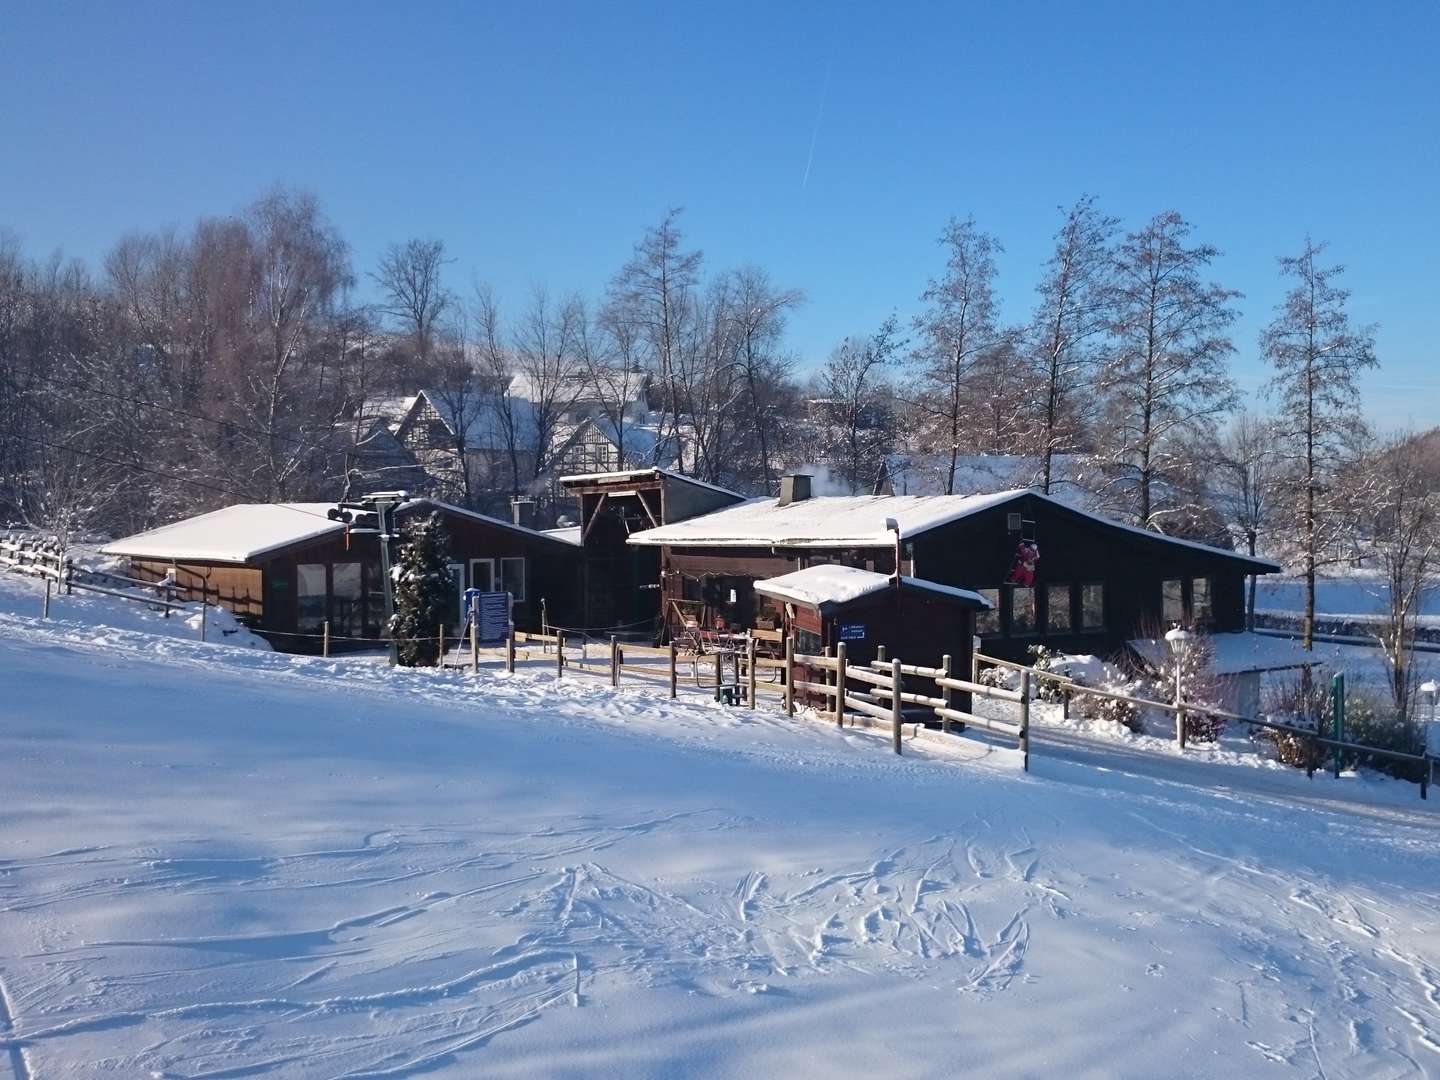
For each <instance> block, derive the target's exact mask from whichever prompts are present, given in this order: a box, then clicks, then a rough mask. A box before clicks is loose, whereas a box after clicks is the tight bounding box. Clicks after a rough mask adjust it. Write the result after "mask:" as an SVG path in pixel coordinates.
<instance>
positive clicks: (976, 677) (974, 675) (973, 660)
mask: <svg viewBox="0 0 1440 1080" xmlns="http://www.w3.org/2000/svg"><path fill="white" fill-rule="evenodd" d="M970 681H971V682H977V683H978V682H979V681H980V654H979V653H977V652H976V651H975V650H974V648H971V650H970Z"/></svg>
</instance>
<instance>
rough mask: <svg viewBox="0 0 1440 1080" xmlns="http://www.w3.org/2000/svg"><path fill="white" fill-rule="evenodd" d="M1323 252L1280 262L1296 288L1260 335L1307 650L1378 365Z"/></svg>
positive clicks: (1309, 250) (1370, 331)
mask: <svg viewBox="0 0 1440 1080" xmlns="http://www.w3.org/2000/svg"><path fill="white" fill-rule="evenodd" d="M1323 251H1324V245H1323V244H1315V243H1313V242H1312V241H1311V240H1310V239H1309V238H1308V237H1307V238H1306V240H1305V247H1304V248H1303V250H1302V251H1301V252H1300V254H1299V255H1297V256H1294V257H1283V258H1281V259H1280V273H1281V275H1282V276H1283V277H1285V278H1289V279H1293V281H1294V286H1293V288H1292V289H1291V290H1290V292H1289V293H1288V294H1287V295H1286V297H1285V300H1284V302H1283V303H1282V304H1281V305H1280V308H1279V310H1278V311H1277V312H1276V315H1275V318H1274V320H1273V321H1272V322H1271V323H1270V325H1269V326H1268V327H1267V328H1266V329H1265V331H1264V332H1263V333H1262V334H1261V336H1260V347H1261V350H1262V351H1263V353H1264V355H1265V358H1266V359H1267V360H1269V361H1270V364H1271V366H1272V367H1273V368H1274V371H1275V374H1274V377H1273V378H1272V379H1271V381H1270V384H1269V388H1268V389H1269V393H1270V395H1271V398H1272V399H1273V400H1274V402H1275V404H1276V410H1277V414H1278V418H1279V420H1280V424H1281V428H1280V436H1281V438H1282V439H1283V441H1284V443H1285V445H1286V448H1287V451H1288V459H1289V462H1290V464H1291V468H1290V470H1289V479H1288V482H1287V484H1286V485H1285V486H1286V493H1287V495H1288V500H1287V501H1288V504H1289V507H1290V511H1289V512H1290V514H1291V515H1292V516H1293V520H1294V521H1295V524H1296V525H1297V526H1298V527H1299V531H1300V537H1301V560H1302V565H1303V568H1304V574H1305V622H1304V629H1303V633H1304V645H1305V648H1307V649H1309V648H1311V647H1312V645H1313V636H1314V624H1315V577H1316V571H1317V569H1318V568H1319V567H1320V566H1322V565H1324V564H1325V563H1326V562H1327V561H1328V559H1327V556H1326V551H1327V549H1328V548H1329V547H1330V542H1331V540H1332V539H1333V537H1334V535H1335V531H1336V530H1337V529H1338V528H1341V527H1343V526H1344V524H1345V517H1344V515H1343V513H1342V512H1341V511H1340V507H1339V506H1338V505H1337V504H1336V503H1335V501H1334V500H1333V499H1332V498H1331V497H1330V496H1331V495H1332V494H1334V492H1333V491H1332V488H1331V482H1332V480H1333V478H1334V476H1335V474H1336V472H1337V470H1338V468H1339V467H1340V465H1341V463H1342V462H1343V461H1344V459H1345V456H1346V446H1347V444H1349V443H1350V442H1351V441H1352V440H1353V438H1354V436H1355V434H1356V432H1357V430H1358V428H1359V427H1360V426H1361V421H1360V417H1359V399H1360V391H1359V387H1358V385H1357V378H1358V376H1359V374H1360V372H1362V371H1364V370H1366V369H1367V368H1373V367H1375V366H1377V364H1378V363H1379V361H1378V360H1377V359H1376V357H1375V331H1374V328H1373V327H1369V326H1362V327H1353V326H1351V324H1350V316H1349V313H1348V311H1347V309H1346V308H1347V303H1348V301H1349V299H1350V294H1349V292H1348V291H1347V290H1345V289H1342V288H1340V287H1339V286H1338V285H1337V284H1336V283H1335V279H1336V278H1338V277H1339V275H1340V274H1342V273H1343V272H1344V267H1342V266H1329V267H1325V266H1321V265H1319V263H1318V262H1317V259H1318V257H1319V256H1320V255H1321V254H1322V253H1323Z"/></svg>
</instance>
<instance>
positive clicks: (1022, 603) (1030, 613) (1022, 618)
mask: <svg viewBox="0 0 1440 1080" xmlns="http://www.w3.org/2000/svg"><path fill="white" fill-rule="evenodd" d="M1010 632H1011V633H1012V634H1033V633H1034V632H1035V590H1034V589H1033V588H1031V587H1029V586H1021V585H1016V586H1015V587H1014V589H1012V590H1011V592H1010Z"/></svg>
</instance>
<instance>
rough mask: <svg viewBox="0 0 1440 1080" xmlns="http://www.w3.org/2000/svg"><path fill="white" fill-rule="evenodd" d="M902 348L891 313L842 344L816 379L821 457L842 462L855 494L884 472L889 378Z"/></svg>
mask: <svg viewBox="0 0 1440 1080" xmlns="http://www.w3.org/2000/svg"><path fill="white" fill-rule="evenodd" d="M904 348H905V342H904V340H903V339H902V338H901V337H900V327H899V321H898V319H897V318H896V317H895V316H894V315H891V316H890V317H889V318H888V319H886V320H885V321H884V322H883V323H882V324H881V325H880V328H879V329H878V330H876V331H875V333H873V334H871V335H869V336H866V337H860V338H846V339H845V340H844V341H843V342H841V343H840V345H839V347H837V348H836V349H835V351H834V352H833V353H831V354H830V358H829V359H828V360H827V361H826V362H825V366H824V367H823V368H822V369H821V371H820V373H819V376H818V378H817V381H818V384H819V389H820V391H821V393H822V394H823V395H824V397H823V399H822V402H821V413H822V416H821V418H820V419H821V422H822V424H823V431H824V435H825V445H824V446H822V447H821V451H822V452H821V454H820V455H819V456H822V457H824V458H826V459H827V460H828V461H833V462H836V463H837V464H838V465H839V466H840V470H841V472H842V474H843V476H844V479H845V482H846V484H847V485H848V487H849V489H850V491H852V492H859V491H863V490H867V489H869V488H870V487H871V486H872V484H873V482H874V481H875V480H877V479H879V478H880V476H882V475H883V474H884V472H885V455H886V454H887V453H888V452H889V450H890V449H891V444H892V443H893V441H894V437H895V431H894V423H893V414H892V412H891V408H890V405H891V402H890V388H889V386H888V384H887V383H886V380H885V376H886V375H887V374H888V372H889V371H890V370H891V369H892V368H893V367H894V365H895V363H896V361H897V360H898V359H899V356H900V354H901V352H902V350H903V349H904Z"/></svg>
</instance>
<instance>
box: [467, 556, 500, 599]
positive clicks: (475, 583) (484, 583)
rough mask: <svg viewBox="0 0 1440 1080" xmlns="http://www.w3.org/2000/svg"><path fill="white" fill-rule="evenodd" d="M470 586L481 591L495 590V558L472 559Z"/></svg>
mask: <svg viewBox="0 0 1440 1080" xmlns="http://www.w3.org/2000/svg"><path fill="white" fill-rule="evenodd" d="M470 587H471V588H472V589H479V590H480V591H481V592H494V591H495V560H494V559H471V560H470Z"/></svg>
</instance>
